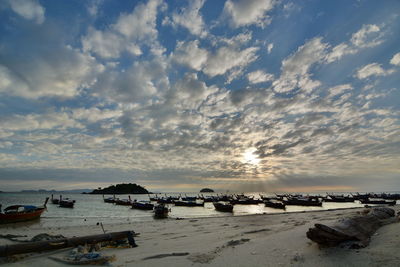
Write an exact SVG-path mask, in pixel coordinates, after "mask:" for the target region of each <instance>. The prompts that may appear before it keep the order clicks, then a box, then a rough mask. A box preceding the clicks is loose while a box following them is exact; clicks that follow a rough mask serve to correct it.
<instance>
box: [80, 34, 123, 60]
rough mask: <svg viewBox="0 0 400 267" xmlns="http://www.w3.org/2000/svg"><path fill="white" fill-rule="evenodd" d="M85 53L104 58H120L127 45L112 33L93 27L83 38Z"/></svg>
mask: <svg viewBox="0 0 400 267" xmlns="http://www.w3.org/2000/svg"><path fill="white" fill-rule="evenodd" d="M82 46H83V51H85V52H89V51H90V52H93V53H95V54H97V55H99V56H100V57H102V58H118V57H119V56H120V53H121V52H122V51H124V49H125V47H126V43H125V41H124V39H123V38H121V36H119V35H118V34H116V33H113V32H110V31H105V32H102V31H98V30H96V29H94V28H92V27H90V28H89V30H88V34H87V35H86V36H85V37H83V38H82Z"/></svg>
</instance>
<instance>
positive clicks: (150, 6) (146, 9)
mask: <svg viewBox="0 0 400 267" xmlns="http://www.w3.org/2000/svg"><path fill="white" fill-rule="evenodd" d="M160 4H161V1H160V0H150V1H148V3H147V5H145V4H139V5H138V6H137V7H136V8H135V9H134V10H133V12H132V13H131V14H122V15H121V16H120V17H119V18H118V21H117V23H116V24H114V25H113V26H112V28H114V29H115V30H116V31H117V32H119V33H121V34H122V35H124V36H125V37H126V38H127V39H129V40H131V41H141V40H153V39H154V38H156V37H157V34H158V31H157V29H156V19H157V9H158V7H159V5H160Z"/></svg>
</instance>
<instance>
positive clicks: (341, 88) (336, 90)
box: [328, 83, 353, 97]
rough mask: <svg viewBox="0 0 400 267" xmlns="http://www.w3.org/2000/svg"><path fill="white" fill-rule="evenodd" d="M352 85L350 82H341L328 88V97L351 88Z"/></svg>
mask: <svg viewBox="0 0 400 267" xmlns="http://www.w3.org/2000/svg"><path fill="white" fill-rule="evenodd" d="M352 89H353V86H352V85H351V84H348V83H347V84H341V85H337V86H334V87H331V88H329V89H328V91H329V97H332V96H336V95H339V94H341V93H343V92H345V91H347V90H352Z"/></svg>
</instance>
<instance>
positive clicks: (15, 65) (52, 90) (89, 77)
mask: <svg viewBox="0 0 400 267" xmlns="http://www.w3.org/2000/svg"><path fill="white" fill-rule="evenodd" d="M103 69H104V67H103V65H101V64H98V63H97V62H96V61H95V59H94V58H93V57H91V56H89V55H87V54H82V53H80V52H79V51H77V50H75V49H73V48H71V47H68V46H65V47H59V48H58V50H54V51H52V52H47V51H44V54H35V55H34V56H33V57H31V58H30V59H29V60H28V61H23V62H20V61H17V60H16V61H12V62H10V63H9V64H8V66H4V65H0V92H3V93H5V94H8V95H15V96H21V97H25V98H39V97H43V96H55V97H73V96H76V95H77V94H79V90H80V89H82V88H85V87H88V86H90V85H92V84H93V83H94V82H95V78H96V75H97V74H98V73H100V72H102V71H103Z"/></svg>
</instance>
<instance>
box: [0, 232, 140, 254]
mask: <svg viewBox="0 0 400 267" xmlns="http://www.w3.org/2000/svg"><path fill="white" fill-rule="evenodd" d="M134 235H135V232H133V231H123V232H114V233H108V234H101V235H89V236H81V237H72V238H61V239H55V240H46V241H38V242H30V243H24V244H13V245H5V246H0V257H8V256H11V255H16V254H23V253H30V252H41V251H47V250H55V249H62V248H67V247H76V246H79V245H84V244H96V243H100V242H106V241H117V240H122V239H125V238H127V239H128V242H129V245H131V246H132V247H135V246H136V244H135V240H134Z"/></svg>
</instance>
